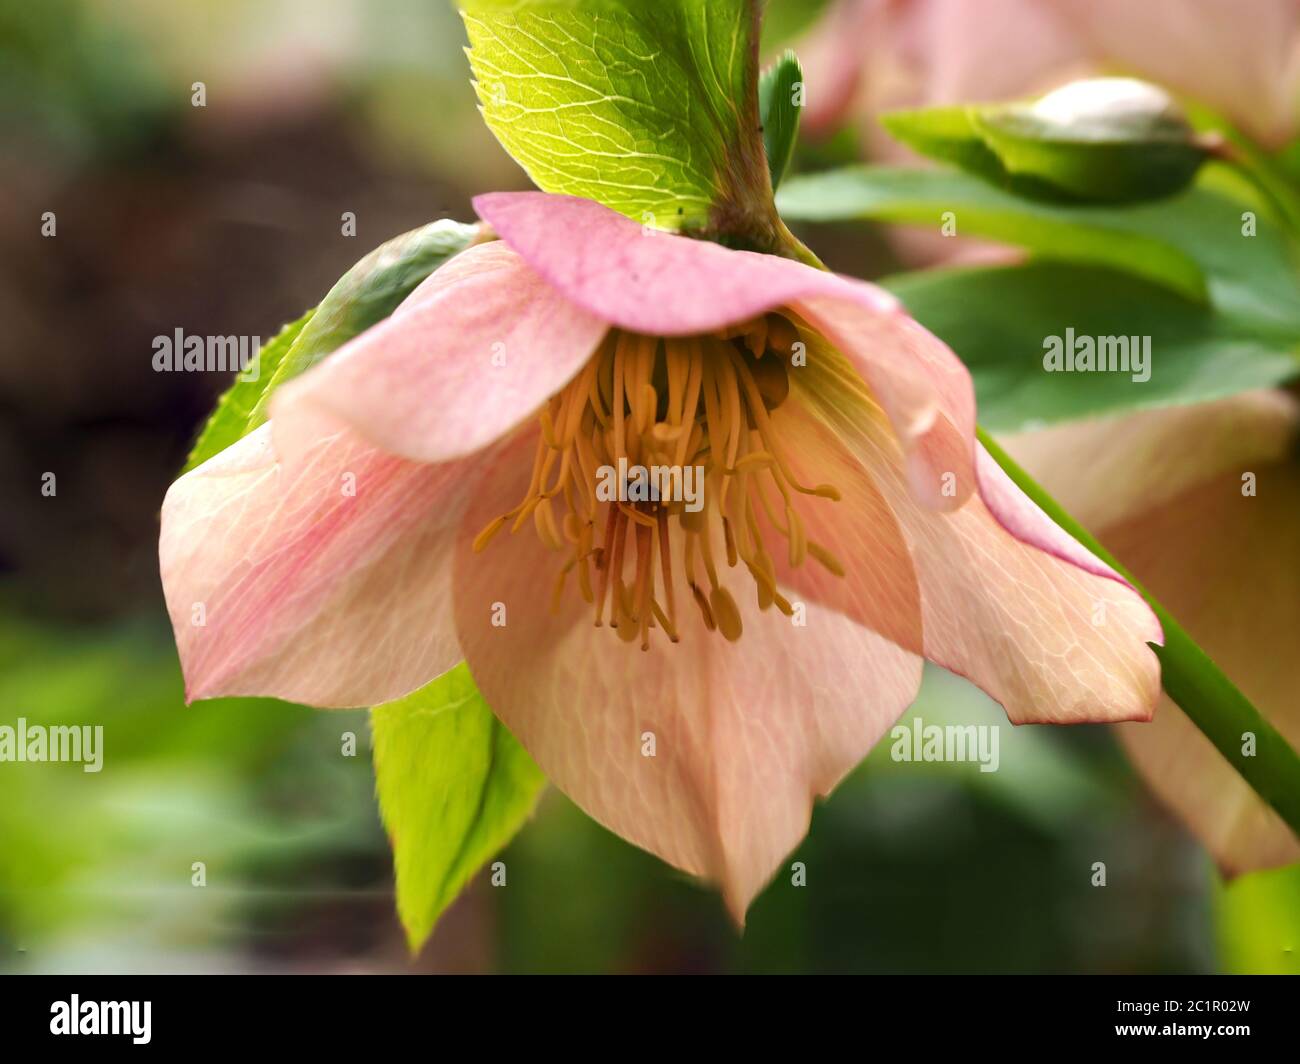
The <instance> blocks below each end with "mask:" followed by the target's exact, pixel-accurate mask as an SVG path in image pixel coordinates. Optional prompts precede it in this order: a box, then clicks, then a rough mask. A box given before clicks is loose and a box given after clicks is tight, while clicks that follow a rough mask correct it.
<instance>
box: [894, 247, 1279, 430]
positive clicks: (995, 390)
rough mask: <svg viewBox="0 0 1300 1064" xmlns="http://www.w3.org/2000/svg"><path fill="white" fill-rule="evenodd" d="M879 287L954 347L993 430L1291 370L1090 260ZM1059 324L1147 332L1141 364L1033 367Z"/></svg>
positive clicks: (1179, 303)
mask: <svg viewBox="0 0 1300 1064" xmlns="http://www.w3.org/2000/svg"><path fill="white" fill-rule="evenodd" d="M887 287H889V288H890V290H891V291H893V292H894V293H895V294H896V295H897V296H899V298H900V299H902V300H903V302H904V304H906V306H907V309H908V310H909V311H910V312H911V313H912V315H913V316H914V317H915V318H916V319H917V320H918V321H920V322H921V324H923V325H925V326H926V328H928V329H930V331H932V332H933V333H935V334H936V335H937V336H939V337H940V338H941V339H943V340H944V341H945V342H946V343H947V344H948V345H949V346H950V347H952V348H953V350H955V351H956V352H958V354H959V355H960V356H961V359H962V361H963V362H965V363H966V366H967V368H968V369H969V370H970V371H971V375H972V377H973V378H974V380H975V392H976V396H977V399H978V404H979V413H980V423H981V424H983V425H984V426H985V427H986V428H988V429H991V430H993V431H996V432H1011V431H1015V430H1017V429H1023V428H1028V427H1033V426H1036V425H1040V424H1043V423H1050V422H1056V421H1069V420H1072V419H1075V418H1083V417H1092V416H1097V415H1101V414H1106V413H1113V412H1118V411H1122V410H1126V409H1135V408H1138V407H1148V406H1159V405H1162V404H1166V403H1191V402H1201V401H1205V400H1210V399H1217V398H1221V397H1223V396H1225V395H1231V394H1233V393H1234V392H1238V391H1244V390H1246V389H1250V388H1262V387H1268V386H1271V385H1275V384H1279V383H1281V382H1282V381H1285V380H1287V379H1288V378H1290V377H1292V376H1294V375H1295V374H1296V372H1297V370H1298V369H1300V366H1297V363H1296V360H1295V358H1294V357H1292V356H1290V355H1288V354H1285V353H1284V352H1282V351H1281V350H1279V348H1278V346H1277V345H1276V344H1273V343H1270V342H1267V341H1265V340H1262V339H1260V338H1258V337H1255V336H1251V335H1250V334H1249V333H1246V332H1242V331H1239V330H1235V329H1234V328H1233V325H1234V323H1233V322H1232V321H1231V320H1229V319H1225V318H1223V317H1222V316H1221V315H1216V314H1215V313H1214V312H1213V311H1212V310H1211V309H1210V308H1208V307H1206V306H1205V305H1203V304H1199V303H1194V302H1191V301H1189V300H1187V299H1185V298H1184V297H1182V296H1179V295H1177V294H1175V293H1173V292H1171V291H1169V290H1168V289H1165V288H1161V287H1159V286H1157V285H1154V284H1151V283H1149V282H1147V281H1142V280H1138V279H1135V278H1133V277H1126V276H1125V275H1124V274H1122V273H1119V272H1118V271H1115V270H1110V269H1102V268H1098V267H1095V266H1080V265H1073V264H1070V263H1062V262H1047V261H1042V262H1031V263H1028V264H1025V265H1023V266H1012V267H993V268H980V269H965V270H961V269H959V270H928V271H924V272H918V273H913V274H905V275H902V276H899V277H895V278H893V279H892V280H890V281H889V282H887ZM1067 329H1073V330H1074V333H1075V335H1076V336H1088V337H1112V336H1113V337H1124V338H1128V342H1129V344H1130V345H1137V344H1145V343H1146V342H1147V341H1145V340H1144V339H1143V338H1145V337H1149V338H1150V339H1149V344H1150V346H1149V348H1148V349H1147V350H1148V351H1149V355H1150V357H1149V358H1148V359H1147V360H1146V365H1145V369H1144V370H1143V371H1142V372H1141V373H1139V374H1138V375H1137V379H1135V377H1134V373H1116V372H1107V373H1099V372H1085V371H1080V372H1073V373H1047V372H1044V362H1043V358H1044V354H1045V341H1046V339H1047V338H1049V337H1061V338H1063V342H1064V338H1065V337H1066V330H1067ZM1137 350H1138V349H1137V348H1135V347H1130V352H1131V353H1136V351H1137ZM1147 373H1149V378H1147V379H1142V377H1143V376H1145V375H1146V374H1147Z"/></svg>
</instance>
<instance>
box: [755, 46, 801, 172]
mask: <svg viewBox="0 0 1300 1064" xmlns="http://www.w3.org/2000/svg"><path fill="white" fill-rule="evenodd" d="M802 110H803V68H802V67H801V66H800V65H799V57H798V56H796V55H795V54H794V52H791V51H789V50H787V51H786V52H785V54H783V55H782V56H781V58H780V59H778V60H777V61H776V62H775V63H773V64H772V65H771V66H770V67H768V68H767V70H765V71H763V75H762V77H760V78H759V79H758V114H759V120H760V121H761V122H762V123H763V148H764V150H765V151H766V153H767V172H768V175H769V176H770V177H771V180H772V188H773V189H775V188H777V187H778V186H779V185H780V184H781V178H782V177H783V176H784V175H785V171H786V167H788V166H789V165H790V157H791V156H792V155H793V154H794V144H795V141H796V140H797V139H798V136H799V114H800V112H801V111H802Z"/></svg>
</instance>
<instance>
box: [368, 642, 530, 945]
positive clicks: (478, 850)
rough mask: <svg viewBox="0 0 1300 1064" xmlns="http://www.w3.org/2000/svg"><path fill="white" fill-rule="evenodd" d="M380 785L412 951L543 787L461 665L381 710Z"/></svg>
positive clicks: (377, 719)
mask: <svg viewBox="0 0 1300 1064" xmlns="http://www.w3.org/2000/svg"><path fill="white" fill-rule="evenodd" d="M370 719H371V723H372V727H373V730H374V757H375V778H376V786H377V789H378V793H379V808H380V811H381V813H382V814H383V818H384V826H385V827H386V828H387V829H388V834H389V837H390V838H391V839H392V843H393V856H394V864H395V866H396V874H397V912H398V915H399V916H400V917H401V921H402V926H403V927H404V928H405V929H406V935H407V939H408V940H409V942H410V944H411V948H412V950H416V949H419V947H420V946H421V945H422V944H423V943H424V941H425V939H427V938H428V937H429V934H430V933H431V932H432V931H433V927H434V924H435V923H436V922H437V920H438V917H439V916H440V915H441V914H442V912H443V910H444V909H446V908H447V906H448V905H450V904H451V903H452V902H453V901H454V900H455V899H456V896H457V895H458V894H459V893H460V892H461V890H462V888H463V887H464V886H465V884H466V883H467V882H469V879H470V877H471V876H473V875H474V873H475V872H477V871H478V869H479V868H480V867H482V865H483V864H484V863H486V862H487V860H488V859H489V858H490V857H491V856H492V855H493V854H495V853H496V852H497V851H498V850H499V849H501V847H503V846H504V845H505V844H506V843H507V842H509V841H510V839H511V838H512V837H513V836H514V834H515V833H516V832H517V831H518V830H519V828H520V827H522V826H523V823H524V821H525V820H526V819H527V818H528V816H529V814H530V813H531V812H532V810H533V806H534V805H535V804H536V802H537V798H538V795H539V794H540V793H541V789H542V786H543V785H544V784H545V782H546V780H545V777H544V776H543V775H542V773H541V772H540V771H539V770H538V768H537V766H536V765H534V764H533V761H532V759H531V758H530V757H529V756H528V754H527V753H526V752H525V751H524V748H523V747H522V746H520V745H519V743H518V742H517V741H516V740H515V738H514V736H512V735H511V734H510V732H509V731H507V730H506V728H505V726H504V725H502V724H501V722H500V721H498V720H497V718H496V717H495V716H493V714H492V711H491V710H490V709H488V707H487V703H485V702H484V701H483V698H482V696H481V695H480V694H479V693H478V689H477V688H476V687H475V685H474V681H473V679H472V678H471V676H470V674H469V669H468V667H466V666H465V665H464V664H463V663H462V664H460V665H458V666H456V668H454V669H452V670H451V671H450V672H447V673H445V674H443V675H442V676H440V677H439V678H438V679H436V680H434V681H433V682H432V683H430V684H428V685H426V686H425V687H422V688H421V689H420V690H418V691H416V692H415V693H414V694H411V695H408V696H407V697H406V698H403V699H400V700H398V701H396V702H389V703H387V704H385V705H382V706H376V707H375V708H374V709H372V710H371V714H370Z"/></svg>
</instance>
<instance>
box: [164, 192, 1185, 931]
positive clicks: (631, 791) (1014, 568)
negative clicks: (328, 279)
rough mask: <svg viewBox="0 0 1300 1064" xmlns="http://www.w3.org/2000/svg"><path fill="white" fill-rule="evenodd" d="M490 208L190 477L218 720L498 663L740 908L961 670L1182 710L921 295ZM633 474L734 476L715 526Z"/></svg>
mask: <svg viewBox="0 0 1300 1064" xmlns="http://www.w3.org/2000/svg"><path fill="white" fill-rule="evenodd" d="M475 207H476V209H477V210H478V213H479V215H480V217H482V218H483V219H484V220H485V221H486V222H487V223H489V224H490V225H491V226H492V227H493V228H494V230H495V231H496V233H497V234H498V235H499V237H500V240H499V241H495V242H490V243H486V244H481V245H479V246H476V247H473V248H470V249H469V250H467V251H464V252H462V253H461V254H460V255H459V256H457V257H456V258H454V259H452V260H451V261H450V262H448V263H447V264H446V265H445V266H443V267H442V268H441V269H440V270H438V271H437V272H436V273H435V274H434V275H433V276H431V277H430V278H429V279H428V280H427V281H426V282H425V283H424V284H423V285H422V286H421V287H420V288H418V289H417V290H416V291H415V292H414V293H413V294H412V295H411V296H410V297H409V298H408V299H407V301H406V302H405V303H403V304H402V305H401V306H400V307H399V308H398V310H397V311H396V312H395V313H394V314H393V316H392V317H391V318H390V319H388V320H386V321H384V322H382V323H381V324H379V325H377V326H375V327H374V328H372V329H371V330H369V331H368V332H367V333H365V334H363V335H362V336H359V337H357V338H356V339H355V340H353V341H352V342H351V343H349V344H347V345H346V346H345V347H343V348H341V349H340V350H339V351H337V352H336V353H335V354H334V355H333V356H332V357H330V358H329V359H327V360H326V361H325V362H323V363H322V364H320V365H319V366H318V367H316V368H314V369H313V370H311V371H309V372H308V373H307V374H305V375H303V376H302V377H300V378H298V379H297V380H295V381H293V382H291V383H290V384H288V385H286V386H284V387H283V388H282V389H281V390H280V391H279V392H278V393H277V395H276V397H275V400H274V402H273V407H272V413H273V418H272V421H271V423H270V424H269V425H267V426H264V427H263V428H262V429H260V430H258V431H257V432H255V433H253V434H252V435H250V436H248V437H246V438H245V439H243V440H242V441H240V442H239V443H238V444H236V445H234V446H232V447H231V448H229V450H227V451H226V452H224V453H223V454H221V455H218V456H217V457H216V458H214V459H213V460H212V461H210V462H208V463H206V464H205V465H203V466H201V467H199V468H198V469H196V470H194V471H193V472H191V473H189V474H187V475H186V476H184V477H182V478H181V479H180V480H178V481H177V482H176V483H175V484H174V485H173V486H172V488H171V490H170V492H169V493H168V495H167V499H166V501H165V503H164V506H163V515H162V538H161V543H160V558H161V567H162V574H163V582H164V586H165V589H166V594H167V602H168V607H169V610H170V613H171V616H172V621H173V625H174V627H175V632H176V640H177V644H178V646H179V649H180V655H181V661H182V664H183V667H184V672H185V678H186V684H187V690H188V696H189V697H190V698H191V699H194V698H209V697H213V696H216V695H229V694H254V693H256V694H271V695H278V696H280V697H283V698H288V699H294V700H298V701H304V702H309V703H313V704H317V705H326V706H358V705H369V704H373V703H378V702H383V701H386V700H390V699H393V698H396V697H399V696H401V695H403V694H406V693H407V692H409V691H411V690H413V689H414V688H417V687H419V686H421V685H423V684H424V683H426V682H427V681H429V680H430V679H432V678H433V677H435V676H437V675H438V674H439V673H441V672H442V671H444V670H446V669H448V668H450V667H451V666H453V665H454V664H456V663H457V662H458V661H460V660H461V659H462V658H463V659H466V660H467V661H468V663H469V667H470V670H471V672H472V673H473V676H474V678H475V680H476V682H477V683H478V685H479V688H480V689H481V691H482V693H483V695H484V697H485V698H486V700H487V702H488V704H489V705H490V706H491V707H492V709H493V711H494V712H495V713H496V714H497V715H498V716H499V717H500V718H501V720H502V721H503V722H504V723H505V724H506V726H507V727H509V728H510V730H511V731H512V732H513V733H514V734H515V736H516V737H517V738H518V739H519V740H520V742H522V743H523V745H524V746H525V747H526V748H527V749H528V751H529V752H530V753H531V754H532V755H533V757H534V758H535V759H536V761H537V762H538V764H539V765H540V766H541V768H542V769H543V771H544V772H545V773H546V774H547V776H548V777H549V778H550V779H551V780H552V781H554V782H555V784H556V785H557V786H559V787H560V788H561V789H562V790H563V791H565V793H567V794H568V795H569V796H570V797H571V798H572V799H573V800H574V801H576V802H577V803H578V804H579V805H580V806H582V807H583V808H584V809H585V810H586V811H587V812H588V813H590V814H591V815H592V816H593V817H595V818H596V819H597V820H599V821H600V822H601V823H603V824H605V825H606V826H608V827H609V828H611V829H612V830H613V831H615V832H617V833H618V834H620V835H622V836H624V837H625V838H627V839H629V840H630V841H632V842H634V843H636V844H637V845H639V846H642V847H644V848H646V849H648V850H651V851H652V852H654V853H656V854H658V855H660V856H661V857H663V858H664V859H665V860H667V861H669V862H671V863H672V864H674V865H676V866H678V867H679V868H682V869H685V870H687V871H689V872H692V873H695V874H698V875H702V876H706V877H708V878H710V879H712V880H714V881H716V882H718V883H719V884H721V886H722V889H723V892H724V894H725V897H726V900H727V903H728V905H729V907H730V909H731V910H732V912H733V913H734V914H735V915H736V917H737V918H738V919H739V918H743V913H744V911H745V909H746V907H747V906H748V904H749V902H750V900H751V899H752V898H753V896H754V895H755V893H756V892H757V891H758V890H759V889H760V888H761V887H762V886H763V884H764V883H765V882H766V881H767V880H768V878H770V876H771V875H772V874H773V871H774V869H775V868H776V867H777V865H778V864H779V862H780V861H781V860H782V859H783V858H784V857H785V855H786V854H788V853H789V852H790V850H791V849H792V848H793V847H794V846H795V845H796V844H797V843H798V842H799V840H800V839H801V838H802V836H803V835H804V833H805V831H806V830H807V826H808V820H809V815H810V811H811V806H812V800H813V798H814V797H815V796H817V795H825V794H827V793H829V791H830V790H831V789H832V788H833V787H834V786H835V785H836V783H837V782H838V781H839V780H840V779H841V778H842V777H843V776H844V775H845V774H846V773H847V772H848V771H849V770H850V769H851V768H852V767H853V766H854V765H856V764H857V763H858V761H859V760H860V759H861V758H862V757H863V756H864V755H865V754H866V752H867V751H868V750H869V749H870V748H871V746H872V745H873V744H874V743H875V741H876V740H877V739H878V738H879V737H880V736H881V734H882V733H883V732H885V731H886V730H887V729H888V728H889V727H890V726H891V725H892V724H893V722H894V721H895V720H896V719H897V717H898V716H899V715H900V713H901V712H902V711H903V710H904V709H905V708H906V707H907V705H908V704H909V703H910V702H911V701H912V699H913V697H914V695H915V692H916V688H917V684H918V682H919V680H920V675H921V665H922V659H923V658H928V659H930V660H931V661H934V662H937V663H938V664H940V665H942V666H944V667H946V668H948V669H951V670H953V671H955V672H957V673H960V674H962V675H964V676H967V677H969V678H970V679H971V680H973V681H974V682H975V683H977V684H978V685H979V686H980V687H982V688H983V689H984V690H986V691H988V692H989V693H990V694H991V695H992V696H993V697H995V698H997V699H998V700H999V701H1000V702H1001V703H1002V704H1003V706H1005V708H1006V711H1007V713H1008V715H1009V717H1010V718H1011V720H1012V721H1013V722H1015V723H1025V722H1053V723H1071V722H1078V721H1121V720H1147V719H1149V718H1150V715H1151V712H1152V708H1153V706H1154V704H1155V701H1156V699H1157V698H1158V695H1159V676H1158V666H1157V664H1156V661H1155V657H1154V654H1153V653H1152V652H1151V650H1150V649H1149V647H1148V646H1147V645H1146V644H1147V642H1148V641H1159V640H1160V638H1161V633H1160V629H1159V626H1158V623H1157V622H1156V620H1155V618H1154V616H1153V615H1152V613H1151V612H1150V610H1149V609H1148V607H1147V606H1146V604H1145V603H1144V602H1143V601H1142V600H1141V598H1140V597H1139V596H1138V595H1137V594H1136V593H1135V592H1134V591H1133V590H1132V589H1131V588H1130V587H1129V586H1128V585H1127V584H1125V583H1124V582H1123V581H1122V580H1120V579H1119V578H1118V577H1117V576H1116V575H1115V574H1114V573H1113V572H1111V571H1110V570H1109V569H1107V568H1106V567H1105V566H1104V565H1102V564H1101V563H1100V562H1098V561H1097V559H1095V558H1094V557H1093V556H1092V555H1091V554H1089V553H1088V552H1086V551H1084V550H1083V549H1082V548H1081V547H1080V546H1079V545H1078V544H1077V543H1076V542H1075V541H1074V540H1073V539H1071V538H1070V537H1069V536H1067V535H1065V533H1063V532H1062V531H1061V530H1060V529H1058V528H1057V527H1056V526H1055V525H1053V524H1052V523H1051V522H1049V521H1048V520H1047V519H1046V518H1045V517H1044V515H1043V514H1042V513H1041V511H1039V510H1038V509H1037V508H1036V507H1035V506H1034V505H1033V504H1032V503H1031V502H1030V501H1029V500H1028V499H1026V498H1025V497H1024V496H1023V495H1022V494H1021V493H1020V492H1019V491H1018V490H1017V489H1016V488H1015V487H1014V486H1013V485H1012V484H1011V482H1010V481H1009V480H1008V479H1007V478H1006V476H1005V475H1004V474H1003V473H1002V472H1001V470H1000V469H999V468H998V467H997V466H996V465H995V464H994V463H993V462H992V461H991V460H990V459H989V457H988V456H987V454H986V453H985V452H984V450H983V448H982V447H980V446H979V445H978V444H977V442H976V441H975V438H974V428H975V412H974V402H973V396H972V389H971V383H970V379H969V376H968V375H967V373H966V371H965V369H964V368H963V367H962V365H961V364H960V363H959V362H958V361H957V359H956V358H955V357H954V356H953V354H952V352H950V351H949V350H948V349H947V348H946V347H945V346H944V345H943V344H942V343H940V342H939V341H938V340H937V339H935V338H934V337H933V336H931V335H930V334H929V333H927V332H926V331H925V330H924V329H922V328H921V327H920V326H919V325H917V324H916V323H915V322H914V321H912V320H911V319H909V318H908V317H907V316H906V314H905V313H904V312H903V311H902V309H901V308H900V307H899V305H898V304H897V303H896V302H895V300H894V299H893V298H892V297H891V296H889V295H887V294H886V293H884V292H882V291H881V290H879V289H877V288H875V287H873V286H871V285H869V284H866V283H863V282H858V281H853V280H850V279H847V278H843V277H837V276H834V275H831V274H827V273H824V272H821V271H819V270H816V269H813V268H811V267H808V266H805V265H802V264H799V263H796V262H793V261H789V260H786V259H781V258H775V257H772V256H766V255H759V254H754V253H750V252H744V251H734V250H729V249H726V248H723V247H720V246H718V245H715V244H710V243H706V242H701V241H694V240H689V239H686V238H684V237H678V236H673V235H668V234H666V233H661V232H653V231H648V230H643V229H642V227H640V226H638V225H637V224H635V223H634V222H632V221H629V220H628V219H626V218H624V217H622V216H620V215H617V214H615V213H613V212H611V211H609V210H607V209H606V208H604V207H601V206H599V205H597V204H594V203H591V202H588V201H585V200H580V199H573V198H570V197H564V196H548V195H545V194H543V193H514V194H496V195H489V196H482V197H480V198H479V199H478V200H476V201H475ZM621 459H625V460H627V462H628V464H629V465H637V464H641V465H645V466H647V467H649V466H651V465H657V466H663V467H671V468H676V469H678V470H679V471H683V476H685V475H686V473H687V472H688V471H689V470H691V469H693V468H696V467H698V468H699V469H701V470H702V474H703V477H704V480H703V494H702V496H701V497H700V499H701V500H702V503H703V505H702V508H699V509H698V510H692V509H690V508H689V506H688V505H687V503H688V502H689V499H683V498H681V497H680V495H674V496H672V501H669V500H667V499H661V501H660V502H658V503H656V502H653V501H636V499H635V497H634V496H633V495H630V494H629V495H628V499H629V500H631V501H625V502H623V503H622V504H621V505H620V504H619V503H617V502H611V501H606V500H605V498H604V497H602V496H601V494H600V492H599V491H598V484H599V483H600V481H601V478H602V474H601V472H600V470H601V468H602V467H614V468H617V467H618V466H619V464H620V460H621ZM606 483H607V484H608V481H606ZM620 485H621V486H623V487H626V486H627V485H625V484H622V482H620ZM512 531H517V534H514V535H511V534H510V533H511V532H512ZM196 618H198V619H201V620H202V621H203V622H204V623H203V624H202V625H199V624H195V623H194V621H195V619H196ZM647 733H650V734H651V735H653V737H654V739H653V751H654V756H646V754H645V751H646V750H647V749H648V748H649V747H648V742H647V737H646V736H647Z"/></svg>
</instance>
